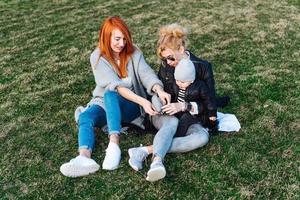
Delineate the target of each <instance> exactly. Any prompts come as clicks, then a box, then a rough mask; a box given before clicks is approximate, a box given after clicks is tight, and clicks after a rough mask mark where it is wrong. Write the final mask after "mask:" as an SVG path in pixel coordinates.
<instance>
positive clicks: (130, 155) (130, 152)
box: [128, 149, 141, 171]
mask: <svg viewBox="0 0 300 200" xmlns="http://www.w3.org/2000/svg"><path fill="white" fill-rule="evenodd" d="M128 154H129V157H130V158H129V160H128V163H129V165H130V167H131V168H132V169H134V170H135V171H139V170H141V169H139V168H138V167H137V166H135V165H134V164H133V163H132V162H131V157H132V149H128Z"/></svg>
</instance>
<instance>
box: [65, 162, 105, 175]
mask: <svg viewBox="0 0 300 200" xmlns="http://www.w3.org/2000/svg"><path fill="white" fill-rule="evenodd" d="M99 169H100V166H99V165H98V164H97V165H91V166H89V167H79V166H75V165H70V164H64V165H62V166H61V167H60V172H61V173H62V174H63V175H65V176H67V177H80V176H87V175H89V174H92V173H95V172H96V171H98V170H99Z"/></svg>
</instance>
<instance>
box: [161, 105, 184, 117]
mask: <svg viewBox="0 0 300 200" xmlns="http://www.w3.org/2000/svg"><path fill="white" fill-rule="evenodd" d="M184 109H185V103H179V102H178V103H170V104H167V105H164V106H163V107H162V111H163V112H165V113H167V114H168V115H174V114H176V113H178V112H180V111H184Z"/></svg>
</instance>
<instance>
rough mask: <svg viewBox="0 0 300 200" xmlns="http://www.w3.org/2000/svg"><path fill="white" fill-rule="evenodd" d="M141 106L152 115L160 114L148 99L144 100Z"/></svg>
mask: <svg viewBox="0 0 300 200" xmlns="http://www.w3.org/2000/svg"><path fill="white" fill-rule="evenodd" d="M141 106H142V107H143V109H144V110H145V112H146V113H148V114H149V115H151V116H153V115H157V114H158V112H157V111H155V108H154V107H153V105H152V103H151V102H150V101H148V100H147V99H144V100H143V102H142V104H141Z"/></svg>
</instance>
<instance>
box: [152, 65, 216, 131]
mask: <svg viewBox="0 0 300 200" xmlns="http://www.w3.org/2000/svg"><path fill="white" fill-rule="evenodd" d="M195 74H196V73H195V67H194V64H193V62H192V61H190V60H189V59H182V60H181V61H180V62H179V63H178V65H177V66H176V68H175V72H174V77H175V80H176V82H175V83H174V85H173V90H172V93H171V102H172V103H175V102H179V103H181V108H182V109H181V110H182V111H181V112H178V113H176V114H175V116H176V117H177V118H178V119H179V125H178V128H177V132H176V135H175V137H182V136H185V134H186V132H187V129H188V127H189V126H190V125H192V124H195V123H199V122H200V123H201V124H202V125H203V126H204V127H207V128H209V130H210V131H211V132H216V130H217V120H216V119H217V107H216V103H215V102H214V101H213V100H212V98H211V97H210V95H209V89H208V87H207V86H206V84H205V82H203V81H200V80H197V79H196V80H195ZM152 104H153V105H154V107H155V109H156V110H157V111H158V112H162V111H163V110H164V109H163V108H164V106H163V104H162V102H161V101H160V99H159V98H158V97H157V96H153V98H152ZM195 104H196V106H194V105H195ZM195 107H198V109H197V110H194V109H193V108H195Z"/></svg>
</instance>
